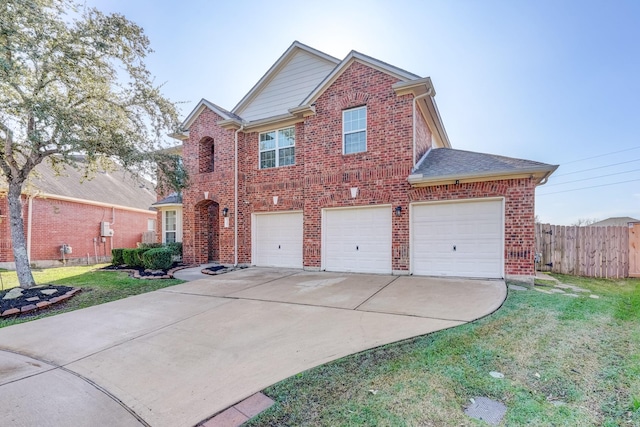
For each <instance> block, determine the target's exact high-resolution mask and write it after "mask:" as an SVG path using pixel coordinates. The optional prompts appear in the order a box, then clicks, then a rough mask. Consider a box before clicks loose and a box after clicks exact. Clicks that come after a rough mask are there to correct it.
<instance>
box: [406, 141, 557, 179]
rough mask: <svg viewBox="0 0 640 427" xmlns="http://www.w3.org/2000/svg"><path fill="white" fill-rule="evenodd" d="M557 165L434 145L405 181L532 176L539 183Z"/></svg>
mask: <svg viewBox="0 0 640 427" xmlns="http://www.w3.org/2000/svg"><path fill="white" fill-rule="evenodd" d="M557 168H558V166H557V165H549V164H547V163H540V162H534V161H531V160H524V159H516V158H513V157H505V156H497V155H494V154H486V153H476V152H473V151H464V150H455V149H452V148H436V149H432V150H430V151H429V152H428V153H427V154H426V155H425V157H423V159H422V161H421V162H420V163H419V164H418V167H417V169H416V170H415V171H414V172H413V173H412V174H411V175H410V176H409V182H410V183H411V184H414V185H421V184H422V185H437V184H451V183H455V182H456V181H458V183H461V182H477V181H489V180H495V179H508V178H515V177H520V176H522V177H525V176H533V177H534V178H536V179H537V180H538V182H541V181H542V180H544V179H545V178H547V177H548V176H549V175H551V173H552V172H553V171H555V170H556V169H557Z"/></svg>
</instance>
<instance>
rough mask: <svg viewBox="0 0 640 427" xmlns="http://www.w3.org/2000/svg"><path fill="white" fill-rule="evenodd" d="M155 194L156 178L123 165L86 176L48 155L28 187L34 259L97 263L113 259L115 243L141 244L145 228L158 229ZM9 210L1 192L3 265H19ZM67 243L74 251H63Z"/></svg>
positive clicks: (28, 231) (51, 262) (29, 237)
mask: <svg viewBox="0 0 640 427" xmlns="http://www.w3.org/2000/svg"><path fill="white" fill-rule="evenodd" d="M2 185H3V184H2V183H1V182H0V189H1V187H2ZM155 199H156V196H155V191H154V190H153V184H151V183H150V182H148V181H142V180H136V179H134V178H133V177H131V176H130V175H129V174H128V173H126V172H124V171H123V170H119V169H118V170H115V171H109V172H105V171H99V172H96V174H95V177H93V178H92V179H89V180H87V179H84V180H83V171H82V170H78V169H75V168H72V167H67V168H66V169H65V170H64V171H62V173H61V175H60V176H58V175H56V173H55V172H54V170H53V169H52V168H51V167H50V166H49V164H48V162H47V161H45V162H44V163H42V164H40V165H38V167H37V168H36V173H35V174H33V175H32V177H31V178H30V180H29V182H28V184H27V185H25V188H24V190H23V199H22V201H23V205H24V207H23V214H22V215H23V219H24V224H25V236H26V238H27V251H28V253H29V259H30V260H31V263H32V264H35V265H37V266H41V267H48V266H57V265H61V263H62V261H63V260H64V261H65V262H70V263H75V264H78V263H87V262H89V263H94V262H95V261H96V259H97V260H98V261H104V260H105V259H108V257H110V256H111V249H112V248H123V247H136V244H137V243H138V242H140V241H141V238H142V233H143V232H146V231H148V230H151V231H154V230H155V229H156V212H154V211H151V210H149V205H150V204H151V203H153V202H154V201H155ZM8 212H9V207H8V200H7V199H6V196H0V267H4V268H14V263H13V252H12V246H11V232H10V229H9V218H8ZM63 245H66V246H67V247H69V248H70V252H71V253H64V254H63V251H62V250H61V248H62V247H63ZM67 252H69V249H68V250H67Z"/></svg>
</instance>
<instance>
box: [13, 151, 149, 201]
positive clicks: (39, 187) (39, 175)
mask: <svg viewBox="0 0 640 427" xmlns="http://www.w3.org/2000/svg"><path fill="white" fill-rule="evenodd" d="M79 165H80V166H81V167H82V162H81V161H80V163H79ZM35 170H36V173H35V174H32V175H31V177H30V178H29V182H28V184H25V190H23V191H25V192H28V193H30V194H33V193H35V194H36V195H38V194H39V195H42V196H43V197H47V196H49V197H52V198H55V196H61V197H65V198H73V199H81V200H86V201H89V202H98V203H106V204H110V205H114V206H121V207H128V208H135V209H144V210H149V206H150V205H151V204H152V203H154V202H155V201H156V194H155V190H154V185H153V184H152V183H151V182H149V181H147V180H144V179H142V178H134V177H133V175H132V174H131V173H129V172H126V171H125V170H124V169H122V168H119V167H117V166H116V170H114V171H99V172H96V173H95V175H94V176H93V178H92V179H85V178H83V170H82V168H80V169H76V168H74V167H71V166H67V167H66V168H65V169H64V170H63V171H62V172H61V174H60V175H56V172H55V171H54V169H53V168H52V167H51V165H50V164H49V162H47V161H44V162H43V163H41V164H39V165H38V166H36V169H35Z"/></svg>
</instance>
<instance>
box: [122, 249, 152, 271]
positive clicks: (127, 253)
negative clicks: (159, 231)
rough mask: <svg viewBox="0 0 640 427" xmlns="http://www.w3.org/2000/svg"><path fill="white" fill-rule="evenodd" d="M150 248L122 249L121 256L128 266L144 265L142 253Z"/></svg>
mask: <svg viewBox="0 0 640 427" xmlns="http://www.w3.org/2000/svg"><path fill="white" fill-rule="evenodd" d="M150 250H151V249H148V248H136V249H123V250H122V258H123V260H124V263H125V264H127V266H129V267H144V263H143V262H142V255H143V254H144V253H145V252H147V251H150Z"/></svg>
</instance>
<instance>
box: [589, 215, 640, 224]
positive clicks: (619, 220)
mask: <svg viewBox="0 0 640 427" xmlns="http://www.w3.org/2000/svg"><path fill="white" fill-rule="evenodd" d="M634 222H640V219H635V218H631V217H628V216H616V217H611V218H607V219H603V220H602V221H598V222H594V223H593V224H591V227H610V226H620V225H624V226H625V227H626V226H628V225H629V223H634Z"/></svg>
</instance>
